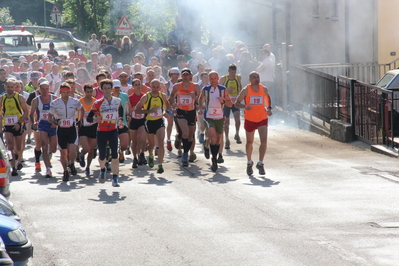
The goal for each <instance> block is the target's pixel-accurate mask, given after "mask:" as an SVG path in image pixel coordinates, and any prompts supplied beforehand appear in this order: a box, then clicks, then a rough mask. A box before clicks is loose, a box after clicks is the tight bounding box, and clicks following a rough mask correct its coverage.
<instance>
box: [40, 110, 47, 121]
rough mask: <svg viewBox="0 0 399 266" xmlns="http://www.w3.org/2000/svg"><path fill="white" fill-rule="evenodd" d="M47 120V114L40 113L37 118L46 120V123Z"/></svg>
mask: <svg viewBox="0 0 399 266" xmlns="http://www.w3.org/2000/svg"><path fill="white" fill-rule="evenodd" d="M47 118H48V112H45V113H44V112H42V113H40V117H39V120H46V121H47Z"/></svg>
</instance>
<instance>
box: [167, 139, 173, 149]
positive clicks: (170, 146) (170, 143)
mask: <svg viewBox="0 0 399 266" xmlns="http://www.w3.org/2000/svg"><path fill="white" fill-rule="evenodd" d="M166 149H168V151H172V149H173V148H172V142H171V141H170V140H168V141H167V142H166Z"/></svg>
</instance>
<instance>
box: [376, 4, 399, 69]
mask: <svg viewBox="0 0 399 266" xmlns="http://www.w3.org/2000/svg"><path fill="white" fill-rule="evenodd" d="M398 25H399V1H397V0H379V1H378V63H379V64H387V63H390V62H392V61H393V60H395V59H396V58H399V31H398ZM391 52H396V55H395V56H392V55H390V53H391Z"/></svg>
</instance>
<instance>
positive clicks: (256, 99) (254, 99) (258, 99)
mask: <svg viewBox="0 0 399 266" xmlns="http://www.w3.org/2000/svg"><path fill="white" fill-rule="evenodd" d="M249 104H250V105H263V96H251V97H250V98H249Z"/></svg>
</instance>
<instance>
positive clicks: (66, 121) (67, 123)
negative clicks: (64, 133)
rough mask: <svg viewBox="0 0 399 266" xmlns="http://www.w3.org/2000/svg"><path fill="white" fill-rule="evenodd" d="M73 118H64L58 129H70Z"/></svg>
mask: <svg viewBox="0 0 399 266" xmlns="http://www.w3.org/2000/svg"><path fill="white" fill-rule="evenodd" d="M72 126H73V118H64V119H61V120H60V127H72Z"/></svg>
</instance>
